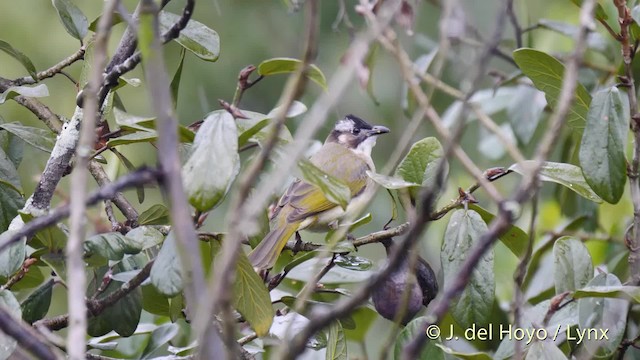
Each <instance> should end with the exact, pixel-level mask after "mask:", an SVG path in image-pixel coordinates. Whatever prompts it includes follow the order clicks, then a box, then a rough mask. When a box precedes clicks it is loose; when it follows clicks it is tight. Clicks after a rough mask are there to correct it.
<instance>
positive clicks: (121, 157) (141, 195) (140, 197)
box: [111, 149, 144, 204]
mask: <svg viewBox="0 0 640 360" xmlns="http://www.w3.org/2000/svg"><path fill="white" fill-rule="evenodd" d="M111 152H112V153H113V154H114V155H115V156H116V157H117V158H118V160H120V162H121V163H122V165H124V167H125V168H127V170H129V171H135V170H136V166H135V165H133V163H132V162H131V161H130V160H129V159H127V157H126V156H124V155H122V153H121V152H120V151H118V150H116V149H111ZM136 194H137V195H138V203H139V204H142V203H143V202H144V186H142V185H139V186H136Z"/></svg>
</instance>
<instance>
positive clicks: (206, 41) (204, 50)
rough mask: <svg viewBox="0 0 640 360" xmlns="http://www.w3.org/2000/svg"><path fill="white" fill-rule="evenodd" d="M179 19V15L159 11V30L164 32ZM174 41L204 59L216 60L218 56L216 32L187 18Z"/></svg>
mask: <svg viewBox="0 0 640 360" xmlns="http://www.w3.org/2000/svg"><path fill="white" fill-rule="evenodd" d="M179 19H180V16H179V15H176V14H172V13H170V12H167V11H161V12H160V16H159V17H158V20H159V21H160V30H161V31H162V32H163V33H164V32H166V31H167V30H169V29H170V28H171V26H173V24H175V23H176V22H177V21H178V20H179ZM175 41H176V42H177V43H178V44H180V45H181V46H182V47H184V48H185V49H187V50H189V51H191V52H192V53H193V54H194V55H195V56H197V57H199V58H200V59H202V60H205V61H216V60H218V56H220V37H219V36H218V33H217V32H215V31H213V30H212V29H210V28H208V27H207V26H206V25H204V24H203V23H200V22H198V21H195V20H193V19H191V20H189V22H188V23H187V26H186V27H185V28H184V29H183V30H182V31H180V36H178V37H177V38H176V39H175Z"/></svg>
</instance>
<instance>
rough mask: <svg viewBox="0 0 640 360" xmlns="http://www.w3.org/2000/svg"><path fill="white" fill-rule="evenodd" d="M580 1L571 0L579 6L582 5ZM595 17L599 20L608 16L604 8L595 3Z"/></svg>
mask: <svg viewBox="0 0 640 360" xmlns="http://www.w3.org/2000/svg"><path fill="white" fill-rule="evenodd" d="M582 1H583V0H571V2H572V3H574V4H576V5H577V6H579V7H582ZM595 15H596V19H599V20H607V19H608V18H609V17H608V16H607V13H606V12H605V11H604V8H603V7H602V5H600V4H598V3H596V14H595Z"/></svg>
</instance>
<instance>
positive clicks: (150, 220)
mask: <svg viewBox="0 0 640 360" xmlns="http://www.w3.org/2000/svg"><path fill="white" fill-rule="evenodd" d="M138 223H139V224H140V225H166V224H169V209H167V207H166V206H164V205H162V204H155V205H152V206H151V207H150V208H148V209H147V210H145V211H143V212H142V213H141V214H140V216H139V217H138Z"/></svg>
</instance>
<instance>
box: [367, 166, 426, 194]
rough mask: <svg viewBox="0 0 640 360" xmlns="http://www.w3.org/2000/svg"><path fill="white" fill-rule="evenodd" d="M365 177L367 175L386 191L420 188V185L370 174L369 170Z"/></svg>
mask: <svg viewBox="0 0 640 360" xmlns="http://www.w3.org/2000/svg"><path fill="white" fill-rule="evenodd" d="M367 175H369V177H370V178H371V179H372V180H373V181H375V182H377V183H378V184H379V185H381V186H382V187H384V188H386V189H390V190H395V189H406V188H408V187H414V186H421V185H420V184H417V183H413V182H409V181H405V180H403V179H400V178H397V177H393V176H386V175H382V174H376V173H374V172H371V171H369V170H367Z"/></svg>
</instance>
